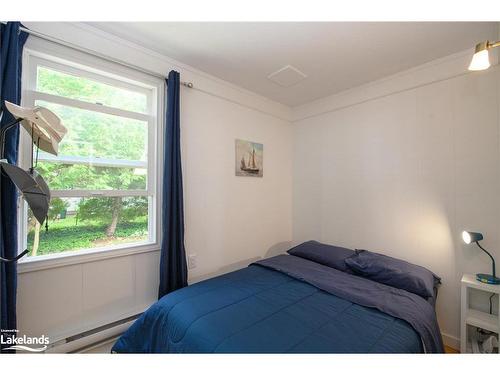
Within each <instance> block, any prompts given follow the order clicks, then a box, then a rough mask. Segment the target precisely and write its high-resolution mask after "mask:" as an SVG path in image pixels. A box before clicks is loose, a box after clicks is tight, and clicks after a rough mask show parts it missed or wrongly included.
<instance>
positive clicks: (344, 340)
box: [112, 265, 423, 353]
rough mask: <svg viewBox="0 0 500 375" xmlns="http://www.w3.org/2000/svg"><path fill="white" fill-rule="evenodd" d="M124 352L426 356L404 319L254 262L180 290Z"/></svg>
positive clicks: (123, 343)
mask: <svg viewBox="0 0 500 375" xmlns="http://www.w3.org/2000/svg"><path fill="white" fill-rule="evenodd" d="M112 351H114V352H118V353H422V352H423V345H422V340H421V338H420V336H419V334H418V333H417V332H416V331H415V330H414V329H413V328H412V326H411V325H410V324H409V323H407V322H406V321H404V320H401V319H398V318H396V317H393V316H391V315H389V314H386V313H384V312H381V311H380V310H378V309H375V308H370V307H364V306H361V305H358V304H356V303H352V302H350V301H348V300H347V299H343V298H340V297H338V296H336V295H334V294H331V293H328V292H326V291H324V290H322V289H319V288H317V287H315V286H313V285H311V284H310V283H307V282H305V281H303V280H298V279H296V278H293V277H290V276H288V275H287V274H285V273H282V272H279V271H277V270H273V269H269V268H264V267H261V266H258V265H251V266H249V267H247V268H245V269H241V270H238V271H235V272H232V273H228V274H225V275H222V276H219V277H216V278H213V279H209V280H206V281H202V282H199V283H196V284H193V285H191V286H189V287H186V288H183V289H180V290H177V291H175V292H173V293H170V294H168V295H166V296H165V297H163V298H162V299H160V300H159V301H158V302H157V303H155V304H154V305H153V306H151V307H150V308H149V309H148V310H147V311H146V312H145V313H144V314H142V315H141V316H140V317H139V319H138V320H137V321H136V322H135V323H134V324H133V325H132V326H131V327H130V328H129V329H128V331H127V332H126V333H125V334H124V335H123V336H122V337H121V338H120V339H119V340H118V341H117V342H116V344H115V345H114V347H113V349H112Z"/></svg>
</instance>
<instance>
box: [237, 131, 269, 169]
mask: <svg viewBox="0 0 500 375" xmlns="http://www.w3.org/2000/svg"><path fill="white" fill-rule="evenodd" d="M235 150H236V165H235V169H236V176H246V177H262V176H263V175H264V170H263V167H264V163H263V161H264V145H263V144H262V143H255V142H250V141H243V140H241V139H236V141H235Z"/></svg>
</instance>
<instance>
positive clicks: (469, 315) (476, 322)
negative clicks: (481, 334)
mask: <svg viewBox="0 0 500 375" xmlns="http://www.w3.org/2000/svg"><path fill="white" fill-rule="evenodd" d="M470 289H478V290H482V291H485V292H487V293H496V294H498V295H500V285H491V284H485V283H481V282H479V281H477V280H476V275H471V274H465V275H463V276H462V313H461V316H462V322H461V326H460V352H461V353H467V341H468V338H467V326H473V327H479V328H483V329H486V330H488V331H492V332H496V333H499V332H500V307H499V308H498V311H496V313H497V315H492V314H487V313H484V312H482V311H479V310H474V309H472V308H470V306H469V290H470Z"/></svg>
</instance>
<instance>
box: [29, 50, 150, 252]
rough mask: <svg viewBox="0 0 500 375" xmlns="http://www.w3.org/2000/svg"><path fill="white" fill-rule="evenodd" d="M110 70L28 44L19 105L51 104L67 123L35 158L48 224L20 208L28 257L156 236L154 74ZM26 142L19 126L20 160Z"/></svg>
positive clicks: (130, 243)
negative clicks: (46, 197) (46, 191)
mask: <svg viewBox="0 0 500 375" xmlns="http://www.w3.org/2000/svg"><path fill="white" fill-rule="evenodd" d="M109 67H110V66H108V68H109ZM110 70H111V69H109V70H97V69H95V68H94V67H90V66H83V65H80V64H77V63H74V62H71V61H69V60H68V61H66V60H62V59H60V58H59V57H57V58H55V57H54V58H53V59H52V58H50V57H48V58H47V57H46V56H45V55H39V54H37V53H36V52H33V51H28V52H27V57H25V70H24V72H23V87H24V89H23V105H24V106H27V107H32V106H37V105H38V106H43V107H46V108H48V109H50V110H51V111H53V112H54V113H56V114H57V115H58V116H59V117H60V118H61V120H62V122H63V124H64V125H65V126H66V128H67V129H68V133H67V134H66V136H65V138H64V139H63V140H62V142H61V143H60V145H59V155H58V156H54V155H51V154H48V153H45V152H42V151H40V152H39V155H38V162H37V164H36V169H37V171H38V172H39V173H40V174H41V175H42V176H43V177H44V178H45V180H46V182H47V184H48V185H49V187H50V189H51V193H52V198H51V202H50V208H49V214H48V228H49V229H48V231H46V230H45V226H43V227H41V226H40V224H39V223H38V222H37V221H36V220H35V219H34V218H33V215H32V214H31V212H30V210H29V209H28V208H27V205H26V204H23V207H22V208H21V215H20V217H21V220H22V225H21V226H20V227H21V228H22V233H21V234H22V236H23V238H24V241H23V242H24V243H23V245H25V246H23V248H26V247H27V248H28V249H29V250H30V252H29V257H30V258H31V259H41V258H39V257H44V258H47V257H54V256H55V255H60V254H61V253H66V254H68V253H69V252H71V254H76V252H77V251H78V252H79V253H81V252H82V251H83V252H85V251H87V252H88V251H89V250H92V252H95V251H98V250H108V249H117V248H123V247H131V246H141V245H148V244H149V245H151V244H154V243H156V235H155V233H156V230H155V226H156V224H157V223H156V221H157V220H156V168H157V166H156V162H155V161H156V145H155V144H154V140H155V139H157V136H156V135H157V128H158V127H157V118H158V116H157V112H158V111H157V107H158V105H157V103H158V98H157V93H158V92H159V90H158V89H159V86H158V82H157V81H154V80H152V79H150V80H144V81H141V80H132V79H130V78H129V76H127V75H124V76H120V75H119V74H116V73H114V72H111V71H110ZM134 78H135V77H134ZM30 142H31V139H30V138H29V136H28V135H27V134H24V135H23V140H22V142H21V146H20V153H21V157H20V159H21V161H20V162H21V164H22V165H23V166H24V167H27V166H29V162H28V163H26V162H25V161H30V160H31V155H30V152H31V147H30ZM33 157H34V158H35V159H36V155H34V156H33ZM35 257H38V258H35Z"/></svg>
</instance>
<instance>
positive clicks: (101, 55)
mask: <svg viewBox="0 0 500 375" xmlns="http://www.w3.org/2000/svg"><path fill="white" fill-rule="evenodd" d="M0 23H3V24H4V25H5V24H7V22H4V21H1V22H0ZM19 29H20V30H21V31H24V32H26V33H28V34H31V35H34V36H37V37H39V38H42V39H45V40H48V41H50V42H53V43H57V44H60V45H62V46H65V47H69V48H71V49H74V50H76V51H80V52H84V53H87V54H89V55H92V56H95V57H98V58H100V59H103V60H107V61H110V62H113V63H116V64H119V65H122V66H125V67H127V68H130V69H134V70H138V71H140V72H142V73H146V74H148V75H151V76H154V77H157V78H160V79H163V80H166V79H167V78H166V77H165V76H164V75H161V74H158V73H156V72H153V71H151V70H148V69H144V68H140V67H138V66H135V65H132V64H129V63H127V62H126V61H123V60H120V59H115V58H113V57H109V56H107V55H104V54H102V53H99V52H96V51H93V50H90V49H88V48H85V47H80V46H78V45H76V44H73V43H70V42H66V41H64V40H62V39H59V38H55V37H53V36H50V35H47V34H43V33H40V32H38V31H34V30H30V29H28V28H26V27H24V26H21V27H20V28H19ZM181 85H183V86H186V87H189V88H193V87H194V85H193V83H192V82H185V81H181Z"/></svg>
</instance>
